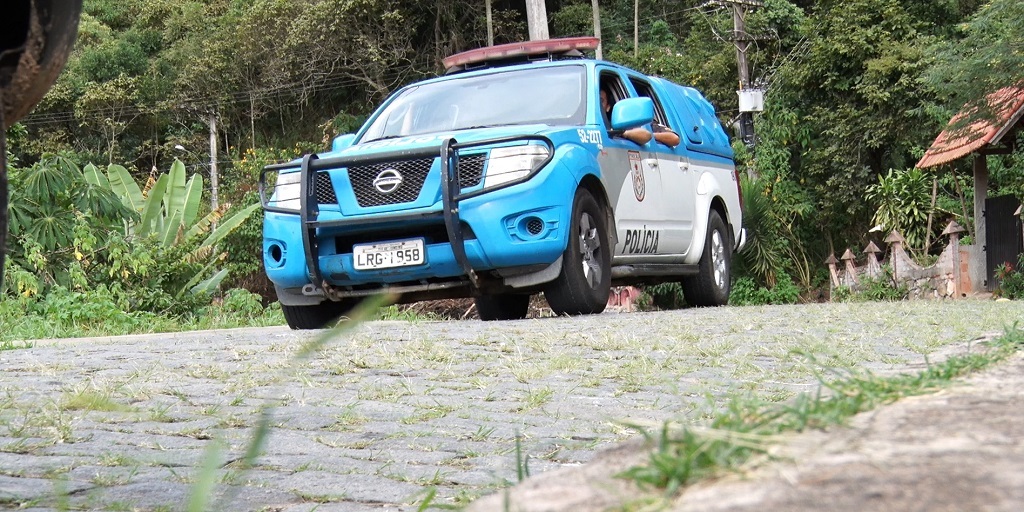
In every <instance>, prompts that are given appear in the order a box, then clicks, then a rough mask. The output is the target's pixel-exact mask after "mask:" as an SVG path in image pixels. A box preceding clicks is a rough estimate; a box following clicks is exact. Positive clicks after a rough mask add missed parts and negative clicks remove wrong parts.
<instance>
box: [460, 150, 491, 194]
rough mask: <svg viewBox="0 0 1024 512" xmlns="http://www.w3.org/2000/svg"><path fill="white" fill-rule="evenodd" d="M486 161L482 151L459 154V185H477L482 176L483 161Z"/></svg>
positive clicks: (466, 186) (464, 186) (467, 186)
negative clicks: (464, 154) (472, 153)
mask: <svg viewBox="0 0 1024 512" xmlns="http://www.w3.org/2000/svg"><path fill="white" fill-rule="evenodd" d="M486 161H487V159H486V158H484V154H483V153H477V154H475V155H466V156H459V185H460V186H461V187H462V188H470V187H475V186H477V185H479V184H480V180H482V179H483V177H484V162H486Z"/></svg>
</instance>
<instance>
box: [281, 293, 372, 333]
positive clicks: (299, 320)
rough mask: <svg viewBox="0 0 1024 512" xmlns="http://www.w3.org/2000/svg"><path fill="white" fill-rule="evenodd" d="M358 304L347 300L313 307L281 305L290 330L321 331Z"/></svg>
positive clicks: (325, 302) (323, 303)
mask: <svg viewBox="0 0 1024 512" xmlns="http://www.w3.org/2000/svg"><path fill="white" fill-rule="evenodd" d="M357 304H359V301H358V300H353V299H347V300H342V301H340V302H334V301H331V300H326V301H324V302H321V303H320V304H317V305H315V306H285V305H284V304H282V305H281V311H282V312H283V313H284V319H285V320H287V321H288V327H291V328H292V329H323V328H324V327H327V326H329V325H331V324H332V323H333V322H334V321H335V320H337V319H338V317H340V316H342V315H344V314H346V313H348V312H349V311H352V308H354V307H356V305H357Z"/></svg>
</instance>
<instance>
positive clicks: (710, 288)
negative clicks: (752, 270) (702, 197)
mask: <svg viewBox="0 0 1024 512" xmlns="http://www.w3.org/2000/svg"><path fill="white" fill-rule="evenodd" d="M699 267H700V273H699V274H697V275H696V276H691V277H686V278H684V279H683V281H682V285H683V296H685V297H686V302H687V303H688V304H690V305H691V306H697V307H707V306H724V305H726V304H728V303H729V289H730V288H731V286H732V281H731V279H732V275H731V274H732V237H731V236H730V235H729V229H728V228H726V227H725V221H723V220H722V217H721V216H720V215H719V214H718V212H717V211H716V210H711V212H710V213H708V231H707V235H706V236H705V237H704V253H703V254H701V256H700V264H699Z"/></svg>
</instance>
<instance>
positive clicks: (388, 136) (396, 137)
mask: <svg viewBox="0 0 1024 512" xmlns="http://www.w3.org/2000/svg"><path fill="white" fill-rule="evenodd" d="M401 137H404V135H385V136H383V137H377V138H376V139H370V140H363V141H360V142H359V143H360V144H366V143H367V142H377V141H378V140H388V139H398V138H401Z"/></svg>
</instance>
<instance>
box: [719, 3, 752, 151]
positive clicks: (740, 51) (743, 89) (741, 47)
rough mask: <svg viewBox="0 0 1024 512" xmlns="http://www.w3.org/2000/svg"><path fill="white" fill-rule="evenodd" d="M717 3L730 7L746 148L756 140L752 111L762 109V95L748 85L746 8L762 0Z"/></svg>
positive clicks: (741, 130)
mask: <svg viewBox="0 0 1024 512" xmlns="http://www.w3.org/2000/svg"><path fill="white" fill-rule="evenodd" d="M716 3H718V4H728V5H729V7H731V8H732V23H733V44H735V46H736V68H737V70H738V72H739V91H737V93H738V94H739V97H740V138H742V139H743V143H744V144H746V146H747V147H748V148H751V149H752V148H753V147H754V144H755V142H756V138H755V136H754V112H760V111H761V110H763V104H762V103H763V101H762V100H761V98H762V96H761V95H759V94H757V93H758V92H759V91H754V90H753V88H752V87H751V85H750V69H749V67H748V66H747V49H748V48H749V47H750V41H751V40H752V39H751V37H750V34H748V33H747V22H746V17H747V9H748V8H756V7H762V6H763V5H764V2H763V1H762V0H717V1H716Z"/></svg>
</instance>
